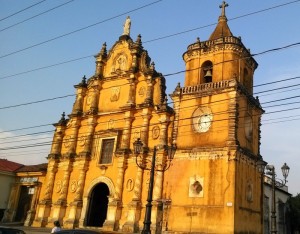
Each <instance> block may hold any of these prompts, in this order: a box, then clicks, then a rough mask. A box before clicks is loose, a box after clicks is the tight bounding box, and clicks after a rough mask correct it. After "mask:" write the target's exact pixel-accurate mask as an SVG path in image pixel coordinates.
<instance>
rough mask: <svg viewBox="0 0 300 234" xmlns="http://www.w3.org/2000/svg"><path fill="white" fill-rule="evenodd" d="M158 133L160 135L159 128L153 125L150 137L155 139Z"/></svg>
mask: <svg viewBox="0 0 300 234" xmlns="http://www.w3.org/2000/svg"><path fill="white" fill-rule="evenodd" d="M159 135H160V128H159V126H154V127H153V128H152V138H153V139H157V138H158V137H159Z"/></svg>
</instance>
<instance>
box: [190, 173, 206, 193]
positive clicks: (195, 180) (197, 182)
mask: <svg viewBox="0 0 300 234" xmlns="http://www.w3.org/2000/svg"><path fill="white" fill-rule="evenodd" d="M189 197H203V178H202V177H199V176H194V177H190V183H189Z"/></svg>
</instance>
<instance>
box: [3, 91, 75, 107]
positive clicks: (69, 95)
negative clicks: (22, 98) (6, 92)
mask: <svg viewBox="0 0 300 234" xmlns="http://www.w3.org/2000/svg"><path fill="white" fill-rule="evenodd" d="M73 96H75V94H68V95H65V96H60V97H54V98H48V99H44V100H39V101H33V102H27V103H22V104H16V105H11V106H4V107H0V110H3V109H9V108H13V107H20V106H27V105H31V104H36V103H41V102H47V101H53V100H56V99H62V98H67V97H73Z"/></svg>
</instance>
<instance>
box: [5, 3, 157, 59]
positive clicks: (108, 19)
mask: <svg viewBox="0 0 300 234" xmlns="http://www.w3.org/2000/svg"><path fill="white" fill-rule="evenodd" d="M161 1H162V0H158V1H155V2H152V3H149V4H146V5H143V6H141V7H138V8H135V9H133V10H130V11H126V12H124V13H121V14H119V15H116V16H113V17H110V18H107V19H105V20H102V21H99V22H97V23H94V24H91V25H88V26H86V27H83V28H80V29H77V30H74V31H71V32H68V33H65V34H62V35H60V36H57V37H53V38H51V39H48V40H46V41H42V42H40V43H37V44H34V45H31V46H28V47H25V48H23V49H19V50H16V51H14V52H11V53H8V54H5V55H2V56H0V59H1V58H5V57H8V56H10V55H13V54H17V53H19V52H22V51H25V50H28V49H31V48H34V47H37V46H40V45H43V44H46V43H48V42H51V41H54V40H57V39H59V38H62V37H66V36H69V35H71V34H74V33H77V32H80V31H82V30H85V29H88V28H91V27H94V26H96V25H98V24H102V23H105V22H107V21H110V20H113V19H116V18H119V17H121V16H124V15H127V14H128V13H131V12H134V11H138V10H141V9H143V8H145V7H149V6H151V5H153V4H156V3H158V2H161Z"/></svg>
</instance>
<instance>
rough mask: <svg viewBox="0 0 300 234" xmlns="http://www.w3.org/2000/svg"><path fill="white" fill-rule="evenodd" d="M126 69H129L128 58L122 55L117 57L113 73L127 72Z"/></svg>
mask: <svg viewBox="0 0 300 234" xmlns="http://www.w3.org/2000/svg"><path fill="white" fill-rule="evenodd" d="M126 68H127V57H126V56H125V55H124V54H120V55H119V56H117V57H116V59H115V61H114V64H113V67H112V72H117V71H125V70H126Z"/></svg>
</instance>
